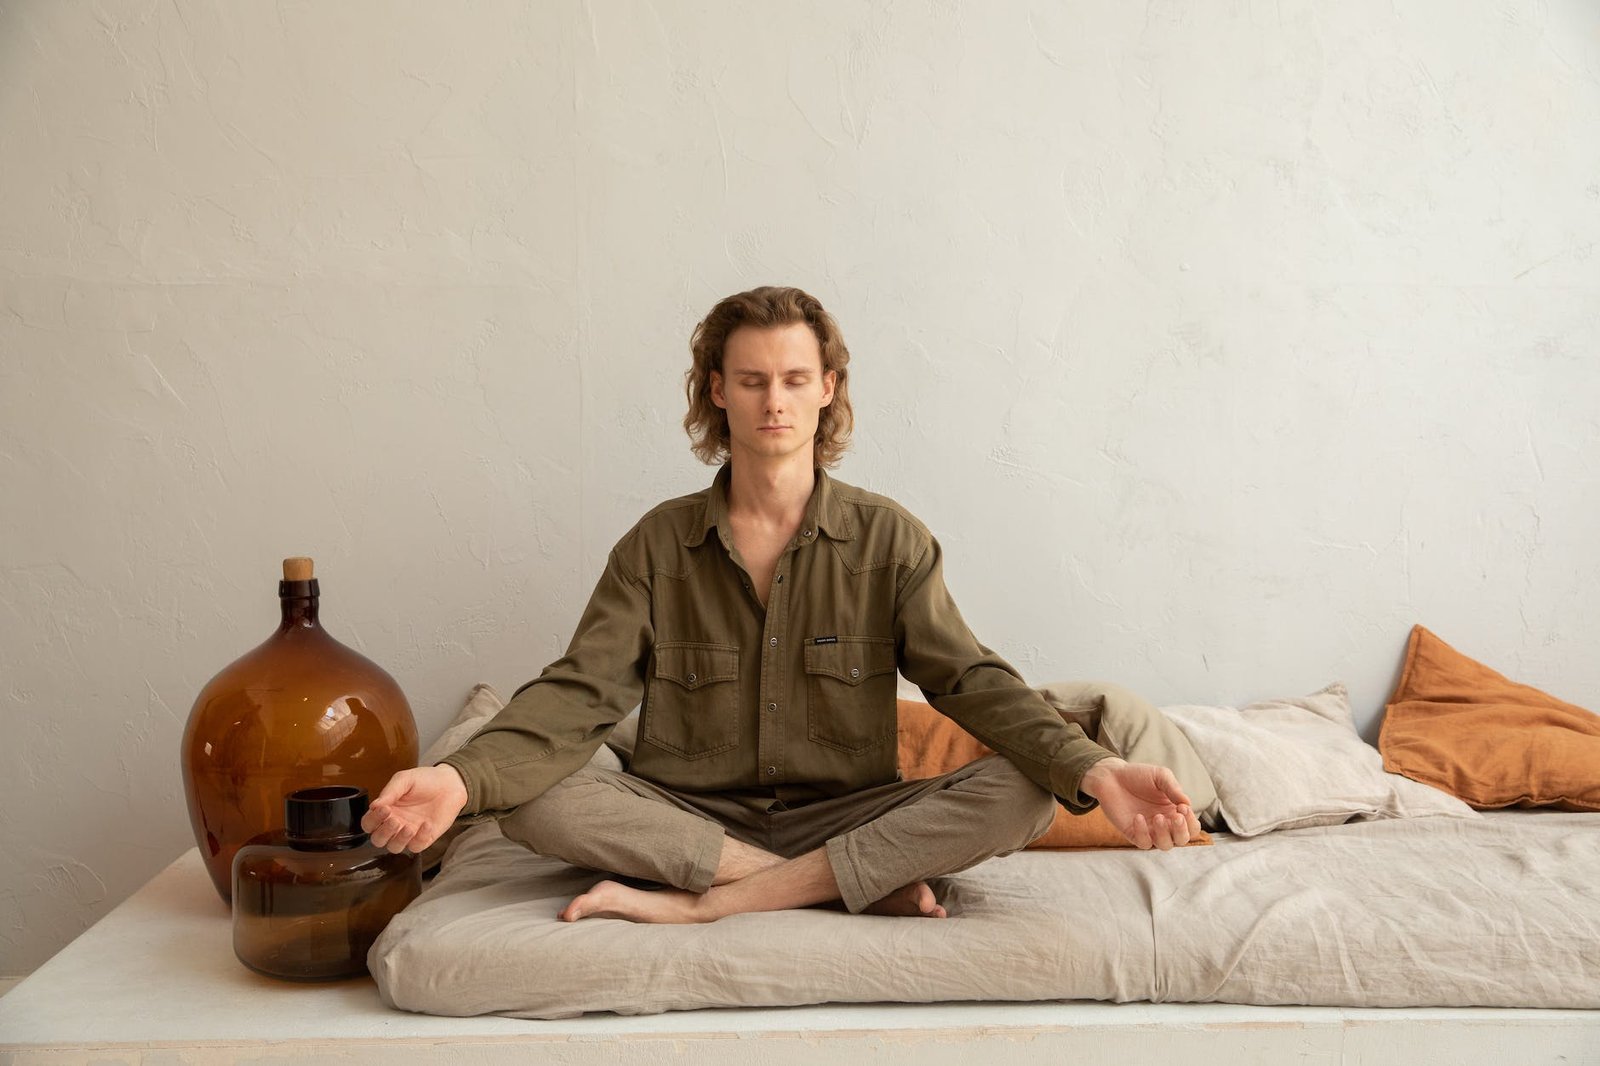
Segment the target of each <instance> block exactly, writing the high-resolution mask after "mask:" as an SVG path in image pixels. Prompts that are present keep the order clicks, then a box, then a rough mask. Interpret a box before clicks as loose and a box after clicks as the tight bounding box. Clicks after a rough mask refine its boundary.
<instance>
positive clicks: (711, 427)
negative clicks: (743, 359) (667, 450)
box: [683, 285, 855, 467]
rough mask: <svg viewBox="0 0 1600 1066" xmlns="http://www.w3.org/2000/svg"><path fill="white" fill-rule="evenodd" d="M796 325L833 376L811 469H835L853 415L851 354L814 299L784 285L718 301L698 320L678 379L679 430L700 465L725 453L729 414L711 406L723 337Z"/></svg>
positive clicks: (847, 443) (836, 326) (834, 324)
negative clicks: (807, 330)
mask: <svg viewBox="0 0 1600 1066" xmlns="http://www.w3.org/2000/svg"><path fill="white" fill-rule="evenodd" d="M796 322H804V323H805V324H806V325H807V326H809V327H811V332H812V333H814V334H816V337H817V343H818V344H819V345H820V346H821V348H822V372H823V373H824V374H826V373H827V372H828V371H830V370H832V371H833V372H834V374H835V375H836V378H835V381H834V386H833V402H832V403H830V404H829V405H828V406H826V407H824V408H823V409H822V410H821V412H820V413H819V416H818V418H817V436H816V439H815V442H814V443H815V448H814V451H813V453H812V454H813V455H814V457H815V462H816V464H817V465H818V466H823V467H831V466H834V465H836V464H837V463H838V462H839V460H840V459H842V458H844V453H845V450H846V449H847V448H849V446H850V431H851V429H852V428H853V426H854V424H855V416H854V414H853V412H852V411H851V409H850V387H849V377H850V371H849V366H850V349H848V348H846V347H845V344H844V336H843V334H841V333H840V332H839V324H838V323H837V322H835V321H834V320H833V316H832V315H830V314H828V312H827V311H826V310H824V309H823V306H822V304H821V303H820V302H819V301H818V300H817V298H816V297H815V296H812V295H811V294H809V293H806V292H803V291H801V290H800V289H796V288H790V287H787V286H780V285H763V286H762V287H760V288H758V289H751V290H750V291H749V292H741V293H735V294H734V295H732V296H729V297H726V298H725V299H723V300H721V301H720V302H719V303H718V304H717V306H715V307H713V308H712V309H711V313H710V314H708V315H706V317H705V318H703V319H701V320H700V324H699V325H698V326H696V327H695V328H694V335H693V336H692V337H691V338H690V341H689V350H690V351H691V352H692V353H693V354H694V363H693V365H692V366H690V367H689V369H688V370H687V371H686V372H685V373H684V375H683V377H684V383H685V391H686V392H687V393H688V397H689V413H688V414H686V415H684V416H683V428H684V430H685V431H686V432H687V433H688V434H689V441H690V445H689V446H690V448H691V449H692V450H693V451H694V454H695V455H696V456H698V457H699V458H700V461H701V462H703V463H711V464H716V463H720V462H722V461H723V460H724V459H726V458H727V457H728V455H729V454H730V448H729V440H728V414H727V412H726V411H724V410H723V409H722V408H720V407H718V406H717V405H716V404H715V403H712V402H711V372H712V371H713V370H715V371H716V372H717V373H719V374H720V373H722V355H723V347H724V346H725V345H726V344H727V341H728V335H729V334H731V333H732V332H733V331H734V330H736V329H738V328H739V327H740V326H754V327H758V328H762V329H766V328H771V327H776V326H787V325H790V324H792V323H796Z"/></svg>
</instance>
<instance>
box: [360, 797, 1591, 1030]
mask: <svg viewBox="0 0 1600 1066" xmlns="http://www.w3.org/2000/svg"><path fill="white" fill-rule="evenodd" d="M1214 838H1215V844H1214V845H1213V846H1210V847H1189V848H1181V849H1177V850H1174V851H1171V852H1165V853H1163V852H1142V851H1135V850H1107V851H1074V852H1047V851H1026V852H1019V853H1016V854H1013V855H1009V856H1005V857H1003V858H995V859H990V860H988V861H987V862H984V863H982V864H980V865H979V866H976V867H974V868H972V869H970V870H967V871H964V872H962V873H960V874H956V875H952V876H949V877H945V878H940V879H937V881H936V882H935V883H934V887H935V889H936V891H938V892H939V894H940V898H941V899H942V901H943V902H944V903H945V905H946V907H947V908H948V909H949V911H950V917H949V918H947V919H944V920H937V919H921V918H892V917H879V916H874V915H851V914H847V913H844V912H843V911H835V910H829V909H824V908H809V909H805V910H795V911H779V912H771V913H765V914H744V915H736V916H733V917H729V918H725V919H723V920H721V921H718V922H714V923H711V924H708V925H701V926H651V925H639V924H634V923H631V922H627V921H622V920H620V919H609V918H590V919H585V920H583V921H581V922H576V923H566V922H562V921H560V920H559V919H558V918H557V917H556V915H557V913H558V912H559V911H560V909H561V908H562V907H563V906H564V905H565V904H566V903H567V901H568V900H570V899H571V898H572V897H573V896H574V895H576V894H578V893H580V892H582V891H584V890H585V889H586V888H588V887H589V886H590V885H592V884H594V883H595V882H596V881H598V880H601V879H602V877H603V876H604V875H602V874H599V873H597V872H595V871H592V870H582V869H578V868H576V867H573V866H570V865H567V864H565V863H562V862H559V861H557V860H554V859H548V858H544V857H541V856H538V855H535V854H533V853H532V852H530V851H528V850H526V849H524V848H523V847H521V846H520V845H518V844H514V843H512V842H510V841H508V840H506V839H505V837H503V836H501V835H500V832H499V830H498V828H497V825H496V823H494V822H485V823H482V824H479V825H476V826H473V827H472V828H471V829H469V830H467V831H466V832H464V833H463V834H462V835H461V836H460V837H459V838H458V839H457V840H456V841H455V843H454V844H453V845H452V847H451V849H450V851H449V853H448V854H447V856H446V859H445V862H444V866H443V869H442V871H441V872H440V873H439V875H438V876H437V877H436V878H435V879H434V880H433V881H432V882H431V883H429V884H428V886H427V887H426V888H425V890H424V892H423V894H422V896H421V897H420V898H419V899H418V900H417V901H416V902H415V903H413V904H412V905H411V906H410V907H409V908H407V909H406V910H405V911H404V912H403V913H401V914H400V915H399V916H398V917H396V919H395V920H394V921H393V922H392V923H391V924H390V926H389V927H388V929H387V930H386V931H385V932H384V934H383V936H382V937H381V938H380V939H379V941H378V942H377V943H376V944H375V945H374V946H373V948H372V951H371V953H370V955H369V957H368V964H369V967H370V969H371V971H372V975H373V977H374V978H375V979H376V980H377V983H378V989H379V994H380V995H381V997H382V999H383V1001H384V1002H385V1003H386V1004H388V1005H390V1006H392V1007H396V1008H399V1009H402V1010H409V1011H420V1012H425V1013H430V1014H442V1015H454V1016H465V1015H475V1014H490V1013H493V1014H502V1015H506V1016H510V1017H519V1018H560V1017H569V1016H572V1015H575V1014H579V1013H583V1012H586V1011H613V1012H616V1013H618V1014H652V1013H657V1012H660V1011H666V1010H682V1009H690V1008H699V1007H730V1006H790V1005H800V1004H809V1003H825V1002H837V1003H851V1002H910V1003H924V1002H934V1001H944V1000H1011V1001H1031V1000H1061V999H1092V1000H1111V1001H1116V1002H1125V1001H1130V1000H1149V1001H1152V1002H1158V1003H1159V1002H1225V1003H1250V1004H1313V1005H1328V1006H1368V1007H1372V1006H1377V1007H1387V1006H1419V1007H1420V1006H1496V1007H1580V1008H1596V1007H1600V891H1597V889H1596V886H1597V885H1600V814H1592V813H1591V814H1579V813H1566V812H1559V811H1549V810H1537V811H1528V810H1507V811H1490V812H1485V814H1484V817H1483V818H1481V819H1471V820H1465V819H1463V820H1456V819H1444V818H1427V819H1390V820H1379V821H1366V822H1352V823H1347V824H1344V825H1337V826H1321V827H1315V828H1306V829H1295V830H1285V831H1280V832H1275V833H1269V834H1266V835H1264V836H1260V837H1255V838H1250V839H1246V838H1242V837H1238V836H1235V835H1232V834H1229V833H1217V834H1214Z"/></svg>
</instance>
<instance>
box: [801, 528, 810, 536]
mask: <svg viewBox="0 0 1600 1066" xmlns="http://www.w3.org/2000/svg"><path fill="white" fill-rule="evenodd" d="M803 535H804V536H807V537H809V536H811V530H809V529H808V530H806V531H805V533H804V534H803Z"/></svg>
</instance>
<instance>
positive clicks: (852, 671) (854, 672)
mask: <svg viewBox="0 0 1600 1066" xmlns="http://www.w3.org/2000/svg"><path fill="white" fill-rule="evenodd" d="M850 676H851V677H860V676H861V671H860V670H858V669H856V668H855V667H854V666H852V667H851V668H850ZM689 680H690V681H693V680H694V676H693V675H692V674H691V675H690V677H689Z"/></svg>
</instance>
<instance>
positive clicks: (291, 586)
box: [278, 578, 321, 630]
mask: <svg viewBox="0 0 1600 1066" xmlns="http://www.w3.org/2000/svg"><path fill="white" fill-rule="evenodd" d="M317 598H318V589H317V581H316V578H312V579H311V580H310V581H280V582H278V602H279V604H280V605H281V606H282V608H283V620H282V623H281V624H280V625H279V627H278V628H279V629H280V630H282V629H319V628H321V627H320V625H319V623H318V622H317Z"/></svg>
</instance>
